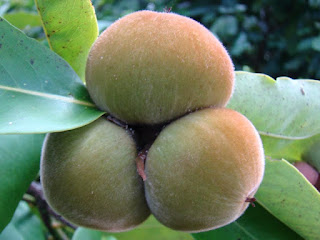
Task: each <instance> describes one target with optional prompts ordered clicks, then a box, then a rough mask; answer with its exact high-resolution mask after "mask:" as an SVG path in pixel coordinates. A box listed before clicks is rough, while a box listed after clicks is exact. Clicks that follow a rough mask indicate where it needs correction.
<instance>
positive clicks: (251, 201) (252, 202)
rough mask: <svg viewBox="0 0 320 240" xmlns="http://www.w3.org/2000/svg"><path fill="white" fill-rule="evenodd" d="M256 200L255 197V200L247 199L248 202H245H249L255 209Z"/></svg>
mask: <svg viewBox="0 0 320 240" xmlns="http://www.w3.org/2000/svg"><path fill="white" fill-rule="evenodd" d="M256 200H257V199H255V198H254V197H253V198H250V197H247V198H246V200H245V202H249V203H250V204H251V206H252V207H255V206H256V205H255V204H254V202H255V201H256Z"/></svg>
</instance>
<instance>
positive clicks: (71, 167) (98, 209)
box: [41, 118, 149, 232]
mask: <svg viewBox="0 0 320 240" xmlns="http://www.w3.org/2000/svg"><path fill="white" fill-rule="evenodd" d="M136 156H137V152H136V146H135V143H134V141H133V139H132V137H131V135H130V133H129V132H127V131H126V130H124V129H122V128H120V127H118V126H116V125H115V124H113V123H110V122H109V121H107V120H105V119H104V118H100V119H98V120H96V121H95V122H93V123H91V124H89V125H87V126H84V127H82V128H78V129H75V130H71V131H67V132H61V133H51V134H48V136H47V138H46V141H45V145H44V147H43V152H42V159H41V182H42V184H43V189H44V194H45V197H46V199H47V201H48V203H49V205H50V206H51V207H52V208H53V209H54V210H55V211H57V212H58V213H59V214H61V215H62V216H63V217H64V218H66V219H67V220H69V221H70V222H73V223H75V224H77V225H80V226H84V227H90V228H94V229H99V230H105V231H110V232H117V231H124V230H128V229H131V228H133V227H135V226H137V225H138V224H140V223H141V222H143V221H144V220H145V219H146V218H147V217H148V216H149V209H148V207H147V204H146V201H145V197H144V189H143V183H142V180H141V178H140V177H139V176H138V174H137V170H136V165H135V158H136Z"/></svg>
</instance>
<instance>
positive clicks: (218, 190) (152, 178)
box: [145, 108, 264, 232]
mask: <svg viewBox="0 0 320 240" xmlns="http://www.w3.org/2000/svg"><path fill="white" fill-rule="evenodd" d="M263 173H264V152H263V148H262V143H261V140H260V137H259V134H258V133H257V131H256V129H255V128H254V126H253V125H252V124H251V122H250V121H249V120H248V119H246V118H245V117H244V116H243V115H241V114H240V113H237V112H235V111H233V110H229V109H222V108H221V109H210V108H209V109H205V110H200V111H197V112H195V113H191V114H189V115H187V116H185V117H183V118H181V119H179V120H177V121H174V122H173V123H171V124H170V125H168V126H167V127H166V128H165V129H164V130H163V131H162V132H161V133H160V135H159V136H158V137H157V139H156V140H155V142H154V143H153V145H152V146H151V148H150V149H149V152H148V156H147V160H146V176H147V180H146V182H145V191H146V199H147V202H148V205H149V208H150V210H151V212H152V213H153V214H154V216H155V217H156V218H157V219H158V220H159V221H160V222H161V223H163V224H164V225H166V226H168V227H170V228H173V229H176V230H181V231H187V232H201V231H207V230H210V229H215V228H219V227H221V226H224V225H226V224H228V223H231V222H232V221H234V220H236V219H237V218H238V217H239V216H240V215H241V214H242V213H243V212H244V211H245V209H246V208H247V207H248V204H249V202H250V201H252V200H253V196H254V194H255V192H256V191H257V189H258V187H259V185H260V183H261V181H262V178H263Z"/></svg>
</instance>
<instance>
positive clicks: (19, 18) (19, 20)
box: [3, 12, 41, 30]
mask: <svg viewBox="0 0 320 240" xmlns="http://www.w3.org/2000/svg"><path fill="white" fill-rule="evenodd" d="M3 17H4V18H5V19H6V20H7V21H8V22H10V23H11V24H12V25H14V26H15V27H17V28H19V29H21V30H22V29H24V28H25V27H27V26H30V27H38V26H41V20H40V17H39V15H37V14H34V13H28V12H13V13H9V14H5V15H4V16H3Z"/></svg>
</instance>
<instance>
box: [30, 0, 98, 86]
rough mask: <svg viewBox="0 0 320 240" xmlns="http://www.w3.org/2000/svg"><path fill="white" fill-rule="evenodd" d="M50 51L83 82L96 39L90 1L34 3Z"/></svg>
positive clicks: (48, 0) (44, 0)
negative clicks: (63, 61) (62, 59)
mask: <svg viewBox="0 0 320 240" xmlns="http://www.w3.org/2000/svg"><path fill="white" fill-rule="evenodd" d="M35 2H36V4H37V8H38V11H39V14H40V16H41V19H42V23H43V28H44V30H45V32H46V35H47V38H48V41H49V44H50V47H51V48H52V50H53V51H55V52H56V53H57V54H59V55H60V56H61V57H63V58H64V59H65V60H66V61H67V62H68V63H69V64H70V65H71V66H72V67H73V69H74V70H75V71H76V73H77V74H78V75H79V76H80V78H81V79H82V81H84V79H85V66H86V61H87V56H88V53H89V50H90V48H91V45H92V44H93V42H94V41H95V40H96V39H97V37H98V34H99V31H98V23H97V19H96V15H95V11H94V8H93V6H92V3H91V1H90V0H81V1H74V0H64V1H50V0H36V1H35Z"/></svg>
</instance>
